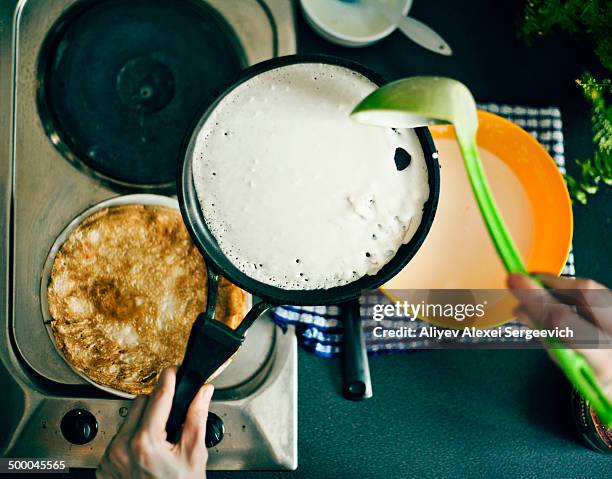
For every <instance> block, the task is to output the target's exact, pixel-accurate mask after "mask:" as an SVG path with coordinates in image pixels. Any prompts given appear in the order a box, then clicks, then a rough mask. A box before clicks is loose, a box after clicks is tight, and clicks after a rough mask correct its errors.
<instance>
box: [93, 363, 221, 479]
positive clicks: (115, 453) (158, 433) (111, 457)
mask: <svg viewBox="0 0 612 479" xmlns="http://www.w3.org/2000/svg"><path fill="white" fill-rule="evenodd" d="M175 383H176V369H175V368H168V369H165V370H164V371H163V372H162V373H161V375H160V377H159V381H158V383H157V386H156V387H155V389H154V390H153V392H151V394H150V395H149V396H138V397H137V398H136V399H135V400H134V403H133V405H132V408H131V409H130V412H129V414H128V415H127V417H126V419H125V422H124V423H123V425H122V426H121V428H120V429H119V431H118V432H117V434H116V435H115V437H114V438H113V440H112V441H111V443H110V444H109V446H108V448H107V449H106V452H105V453H104V457H103V458H102V461H101V462H100V466H99V467H98V470H97V471H96V477H97V478H104V479H106V478H115V479H123V478H163V479H173V478H182V479H187V478H198V479H202V478H206V462H207V461H208V451H207V450H206V444H205V442H204V439H205V437H206V419H207V417H208V407H209V405H210V400H211V398H212V395H213V389H214V388H213V386H212V385H205V386H203V387H202V388H201V389H200V391H199V392H198V394H197V395H196V397H195V398H194V399H193V401H192V402H191V405H190V406H189V409H188V411H187V417H186V419H185V424H184V426H183V432H182V434H181V440H180V441H179V442H178V444H172V443H170V442H168V441H166V422H167V421H168V416H169V415H170V409H171V407H172V398H173V396H174V386H175Z"/></svg>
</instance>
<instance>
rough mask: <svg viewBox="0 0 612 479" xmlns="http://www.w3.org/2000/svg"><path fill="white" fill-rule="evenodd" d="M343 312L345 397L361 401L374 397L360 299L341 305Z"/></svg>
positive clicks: (343, 387)
mask: <svg viewBox="0 0 612 479" xmlns="http://www.w3.org/2000/svg"><path fill="white" fill-rule="evenodd" d="M340 308H341V311H342V345H343V354H342V369H343V373H344V378H343V386H342V389H343V393H344V397H345V398H347V399H350V400H352V401H361V400H363V399H368V398H371V397H372V383H371V381H370V366H369V364H368V354H367V351H366V346H365V338H364V336H363V328H362V324H361V313H360V312H359V298H356V299H353V300H351V301H348V302H346V303H343V304H341V305H340Z"/></svg>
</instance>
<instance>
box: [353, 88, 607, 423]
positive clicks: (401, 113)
mask: <svg viewBox="0 0 612 479" xmlns="http://www.w3.org/2000/svg"><path fill="white" fill-rule="evenodd" d="M351 117H352V118H353V119H354V120H356V121H358V122H359V123H364V124H369V125H377V126H383V127H389V128H415V127H418V126H426V125H431V124H448V123H450V124H452V125H453V126H454V127H455V133H456V135H457V141H458V143H459V149H460V151H461V155H462V156H463V160H464V164H465V168H466V170H467V174H468V178H469V180H470V184H471V186H472V191H473V192H474V196H475V197H476V202H477V203H478V207H479V208H480V212H481V214H482V217H483V219H484V222H485V225H486V227H487V229H488V231H489V234H490V236H491V239H492V240H493V244H494V245H495V249H496V250H497V253H498V254H499V257H500V258H501V260H502V262H503V264H504V267H505V268H506V270H507V271H508V272H509V273H523V274H527V271H526V269H525V265H524V263H523V260H522V259H521V256H520V255H519V252H518V250H517V248H516V245H515V244H514V241H513V240H512V237H511V236H510V234H509V233H508V228H507V227H506V224H505V223H504V220H503V218H502V216H501V214H500V213H499V210H498V208H497V205H496V203H495V200H494V199H493V196H492V194H491V190H490V188H489V184H488V183H487V180H486V177H485V174H484V171H483V168H482V163H481V162H480V158H479V156H478V149H477V148H476V130H477V129H478V114H477V111H476V103H475V102H474V98H473V97H472V94H471V93H470V91H469V90H468V89H467V87H466V86H465V85H464V84H463V83H460V82H458V81H456V80H453V79H450V78H443V77H412V78H406V79H404V80H399V81H396V82H393V83H389V84H388V85H385V86H383V87H380V88H378V89H377V90H375V91H374V92H373V93H371V94H370V95H369V96H367V97H366V98H365V99H364V100H363V101H362V102H361V103H359V105H357V106H356V107H355V109H354V110H353V112H352V113H351ZM533 279H535V280H536V281H538V282H539V283H540V281H539V280H538V279H537V278H533ZM540 284H541V283H540ZM548 346H549V348H550V352H551V354H552V355H553V356H554V357H555V358H556V360H557V362H558V363H559V366H560V367H561V369H563V371H564V372H565V374H566V376H567V377H568V379H569V380H570V381H571V382H572V383H573V385H574V386H575V387H576V389H578V391H580V393H581V394H582V396H583V397H584V398H585V399H586V400H587V401H589V403H590V404H591V406H592V407H593V409H594V410H595V412H596V413H597V415H598V416H599V418H600V419H601V420H602V421H603V422H604V424H606V425H607V426H608V427H611V426H612V404H611V403H610V401H609V400H608V398H607V397H606V395H605V394H604V392H603V390H602V388H601V386H600V385H599V383H598V381H597V378H596V376H595V373H594V372H593V369H592V368H591V365H590V364H589V363H588V361H587V360H586V359H585V358H584V356H582V355H581V354H579V353H578V352H576V351H574V350H573V349H570V348H567V347H566V346H565V345H563V344H562V343H561V342H559V341H558V340H556V339H549V340H548Z"/></svg>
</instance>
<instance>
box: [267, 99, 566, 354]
mask: <svg viewBox="0 0 612 479" xmlns="http://www.w3.org/2000/svg"><path fill="white" fill-rule="evenodd" d="M478 107H479V108H480V109H482V110H485V111H489V112H491V113H495V114H497V115H500V116H503V117H505V118H507V119H509V120H511V121H513V122H514V123H516V124H517V125H519V126H520V127H522V128H523V129H525V130H526V131H528V132H529V133H531V134H532V135H533V136H534V137H535V138H536V139H537V140H538V141H539V142H540V143H541V144H542V145H543V146H544V147H545V148H546V149H547V150H548V152H549V153H550V155H551V156H552V157H553V159H554V160H555V162H556V163H557V166H558V168H559V170H560V171H561V173H565V156H564V148H563V132H562V123H561V112H560V110H559V108H556V107H548V108H529V107H523V106H510V105H498V104H495V103H482V104H479V105H478ZM562 274H563V275H566V276H574V274H575V271H574V255H573V254H572V252H571V250H570V253H569V256H568V258H567V262H566V264H565V268H564V269H563V273H562ZM360 302H361V315H362V318H364V319H363V328H364V334H365V340H366V347H367V349H368V353H369V354H387V353H399V352H409V351H414V350H415V349H417V348H418V349H425V348H427V347H428V341H429V340H428V339H426V338H418V339H414V340H406V339H404V340H398V339H395V338H377V337H375V336H374V335H373V334H372V330H373V329H374V327H375V326H378V325H380V324H379V322H377V321H375V320H373V319H371V318H372V308H373V306H374V305H375V304H381V303H383V304H385V303H389V300H388V299H387V298H386V297H385V296H384V295H383V294H382V293H381V292H379V291H368V292H365V293H364V294H363V295H362V297H361V298H360ZM339 316H340V309H339V308H338V306H281V307H278V308H275V309H274V310H273V311H272V317H273V319H274V321H275V322H276V323H278V324H280V325H281V326H282V325H286V324H293V325H295V327H296V334H297V335H298V340H299V342H300V344H301V345H302V346H303V347H304V348H305V349H307V350H310V351H312V352H313V353H315V354H316V355H318V356H324V357H332V356H337V355H339V354H340V353H341V352H342V349H341V348H342V322H341V321H339ZM382 325H383V326H384V327H385V328H389V329H391V328H399V327H401V326H405V325H406V319H405V318H397V319H395V318H391V319H385V320H383V324H382ZM410 326H411V327H414V328H420V327H423V326H427V324H426V323H424V322H422V321H419V320H415V321H411V322H410ZM507 326H511V327H513V328H516V329H524V328H526V327H525V326H523V325H522V324H520V323H518V322H511V323H508V324H507ZM474 341H477V340H476V339H474ZM478 341H479V342H482V339H480V340H478ZM500 341H515V342H517V341H524V340H523V339H518V338H513V339H495V342H500Z"/></svg>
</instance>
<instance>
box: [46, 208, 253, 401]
mask: <svg viewBox="0 0 612 479" xmlns="http://www.w3.org/2000/svg"><path fill="white" fill-rule="evenodd" d="M206 286H207V285H206V266H205V264H204V261H203V259H202V257H201V255H200V254H199V252H198V251H197V249H196V247H195V246H194V244H193V243H192V242H191V239H190V238H189V234H188V233H187V230H186V228H185V226H184V224H183V222H182V219H181V216H180V214H179V212H178V211H176V210H174V209H171V208H166V207H160V206H143V205H125V206H116V207H111V208H106V209H104V210H101V211H98V212H96V213H94V214H92V215H91V216H89V217H87V218H86V219H85V220H84V221H83V222H82V223H81V224H80V225H79V226H78V227H77V228H75V229H74V230H73V231H72V232H71V234H70V235H69V237H68V239H67V240H66V242H65V243H64V244H63V245H62V247H61V249H60V251H59V252H58V254H57V256H56V257H55V261H54V263H53V268H52V270H51V279H50V283H49V287H48V304H49V311H50V313H51V316H52V318H53V319H52V321H51V326H52V328H53V331H54V334H55V340H56V343H57V345H58V347H59V348H60V349H61V351H62V352H63V354H64V356H65V357H66V359H67V360H68V361H69V362H70V363H71V364H72V365H73V366H74V367H75V368H76V369H77V370H79V371H81V372H82V373H83V374H85V375H86V376H87V377H89V378H90V379H91V380H92V381H94V382H96V383H98V384H102V385H105V386H110V387H112V388H114V389H118V390H121V391H125V392H127V393H132V394H144V393H148V392H149V391H151V389H152V388H153V386H154V385H155V383H156V382H157V378H158V377H159V374H160V372H161V370H162V369H163V368H165V367H167V366H172V365H177V364H179V363H180V362H181V361H182V359H183V355H184V353H185V348H186V346H187V340H188V338H189V332H190V330H191V326H192V324H193V322H194V321H195V319H196V317H197V315H198V314H199V313H201V312H202V311H204V309H205V307H206V291H207V287H206ZM245 299H246V298H245V293H244V292H243V291H242V290H241V289H239V288H238V287H236V286H234V285H233V284H231V283H230V282H229V281H227V280H226V279H224V278H221V279H220V285H219V298H218V304H217V307H216V315H215V316H216V319H217V320H219V321H222V322H224V323H225V324H227V325H228V326H230V327H231V328H236V327H237V326H238V324H239V323H240V321H241V320H242V318H243V315H244V309H245Z"/></svg>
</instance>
